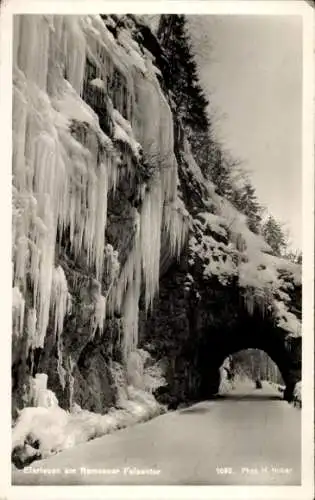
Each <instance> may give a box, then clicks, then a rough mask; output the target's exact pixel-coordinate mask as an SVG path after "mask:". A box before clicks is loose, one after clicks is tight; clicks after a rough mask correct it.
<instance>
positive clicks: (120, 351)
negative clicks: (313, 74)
mask: <svg viewBox="0 0 315 500" xmlns="http://www.w3.org/2000/svg"><path fill="white" fill-rule="evenodd" d="M43 3H45V2H43ZM60 3H61V2H60ZM85 3H86V2H85ZM118 3H119V2H118ZM196 3H198V2H196ZM201 3H203V2H201ZM208 3H209V4H210V6H211V4H212V3H213V4H218V3H219V4H222V3H224V2H208ZM234 3H235V4H237V2H234ZM249 3H255V2H249ZM266 3H269V2H266ZM270 3H271V4H272V3H273V2H270ZM280 3H281V4H287V7H288V13H286V11H285V9H282V11H281V12H280V13H279V12H278V13H276V14H271V13H268V14H255V13H254V12H250V13H246V14H245V13H242V12H240V13H237V12H236V11H235V10H234V11H233V13H231V14H229V13H227V12H221V13H220V12H215V13H211V12H210V10H211V9H210V10H209V13H205V12H203V13H202V14H201V13H198V12H197V10H196V13H190V12H189V11H188V12H186V11H185V9H183V11H181V4H180V2H179V3H177V4H176V7H177V11H176V12H173V11H172V13H163V12H158V13H157V12H155V11H154V12H152V13H146V14H143V13H138V9H136V12H137V13H128V12H133V8H132V5H133V3H132V2H130V3H129V2H127V5H125V7H126V9H125V11H124V12H121V9H117V12H119V13H108V12H107V13H103V12H102V11H99V12H95V11H94V9H91V12H83V13H82V14H81V13H80V8H78V9H77V11H76V10H75V9H73V11H72V12H66V13H62V12H57V10H58V9H57V4H59V2H56V13H52V12H51V11H49V12H48V11H47V12H45V11H43V13H40V12H38V13H37V12H36V13H15V14H14V15H12V44H11V55H12V57H11V64H12V65H11V68H10V72H11V73H12V122H11V123H10V129H11V134H12V154H11V164H10V165H8V170H10V179H11V186H10V190H11V191H12V199H11V219H10V225H11V231H12V233H11V262H12V264H10V263H9V262H8V263H7V267H8V268H10V266H11V269H12V271H11V272H12V274H11V285H12V292H11V290H7V291H6V292H4V294H6V295H9V294H10V293H11V294H12V305H11V307H12V313H11V312H10V315H11V316H12V323H11V332H12V334H11V335H10V356H11V376H10V377H11V379H10V393H11V394H10V405H11V408H10V419H11V430H9V429H8V433H9V432H11V436H10V462H11V463H10V470H11V490H10V492H11V493H10V495H12V497H11V496H9V497H8V498H10V499H11V498H12V499H13V498H20V497H18V496H17V495H18V491H21V487H22V486H27V487H37V486H41V487H43V486H45V487H49V486H62V487H70V486H71V487H73V486H76V487H79V486H102V487H105V486H127V487H128V486H129V487H134V486H182V487H189V486H191V487H194V490H195V494H194V495H193V497H194V498H198V494H199V493H198V491H199V489H198V488H199V487H201V486H202V487H204V486H211V487H213V486H222V487H224V486H230V487H231V486H241V487H244V491H245V490H246V488H247V487H248V486H251V487H252V486H257V487H260V486H264V487H265V486H268V487H274V486H275V487H279V486H282V487H302V485H303V484H304V483H303V481H302V479H303V477H304V478H305V477H306V473H305V474H304V475H303V470H302V465H303V464H304V466H305V467H306V468H307V467H309V464H310V461H311V458H310V457H311V455H312V454H313V450H312V449H311V450H310V452H309V455H308V458H306V459H305V460H304V459H303V457H302V449H304V448H305V447H303V446H302V444H303V432H302V420H303V418H304V417H303V415H304V416H305V415H306V413H307V414H308V417H307V415H306V417H305V421H306V419H307V418H308V419H312V418H313V417H312V411H313V410H312V408H310V407H308V410H307V412H306V413H305V405H306V404H307V402H306V401H305V400H304V399H305V398H306V395H307V394H309V393H310V392H312V390H311V391H309V388H310V385H308V386H307V387H308V388H307V387H306V386H304V384H305V383H306V384H311V385H312V383H313V374H312V366H313V365H312V363H313V357H314V356H313V354H312V352H310V348H307V347H305V345H304V342H306V341H310V342H311V343H310V344H309V345H310V346H311V349H312V345H313V344H312V339H311V338H310V337H311V336H312V335H313V331H312V314H313V313H312V311H309V309H308V308H309V306H305V303H304V300H306V295H308V299H309V302H308V304H312V297H311V295H312V293H313V291H312V288H313V284H312V283H311V290H310V288H309V287H308V289H307V293H306V291H305V289H304V281H303V287H302V276H303V277H304V278H307V277H309V278H310V279H311V281H312V280H313V269H312V268H306V265H307V264H305V261H304V250H305V249H306V252H308V255H309V252H310V250H309V249H307V248H308V247H307V243H305V242H306V239H305V228H306V227H307V226H306V223H305V221H304V217H305V213H306V211H307V209H305V208H303V203H304V201H305V196H306V194H305V192H304V191H303V179H304V178H305V177H303V162H305V158H306V155H303V144H304V139H303V133H304V132H305V131H304V130H303V116H304V115H303V102H304V104H305V101H304V100H303V99H304V97H303V89H304V84H305V81H304V78H305V68H304V66H303V63H304V57H303V48H305V46H304V44H303V39H305V38H303V36H304V35H303V30H304V21H305V16H304V14H303V13H304V10H303V9H302V11H301V12H302V13H300V14H299V12H298V9H296V11H292V12H291V11H290V5H289V4H291V6H292V4H299V3H300V4H303V3H304V2H286V1H285V2H280ZM26 4H27V2H26ZM92 4H93V2H91V5H92ZM304 7H305V9H306V10H307V9H309V11H310V15H313V13H312V9H311V7H308V4H307V2H305V5H304ZM104 10H105V9H104ZM106 10H107V9H106ZM114 10H115V9H113V11H111V12H114ZM145 10H146V9H145V8H143V11H145ZM147 12H149V9H148V11H147ZM165 12H167V8H166V9H165ZM302 14H303V15H302ZM10 78H11V76H10ZM6 99H7V100H8V101H11V97H10V96H6ZM310 104H312V103H310ZM7 146H8V145H7ZM311 171H312V168H311ZM304 175H305V173H304ZM309 182H310V184H311V185H312V182H313V178H312V177H311V176H310V177H309ZM304 184H305V182H304ZM308 207H311V208H312V204H308ZM308 215H311V214H310V213H309V214H308ZM311 225H312V228H311V230H310V231H309V233H308V234H309V237H310V241H309V243H308V244H309V245H310V246H312V245H313V241H312V235H313V226H314V221H311ZM306 232H307V231H306ZM305 258H306V262H308V264H309V262H310V259H309V258H308V257H305ZM302 267H303V274H302ZM302 288H303V291H302ZM302 299H303V308H302ZM302 310H303V315H302ZM309 313H311V314H309ZM304 314H305V315H306V316H307V318H308V320H307V321H306V319H305V318H304ZM306 316H305V317H306ZM310 316H311V318H310ZM306 337H308V340H307V339H306ZM305 351H306V354H305V358H304V353H305ZM302 354H303V356H302ZM302 357H303V363H302ZM306 358H307V360H306ZM304 362H307V363H308V364H307V366H308V373H306V376H305V370H304ZM302 375H303V376H302ZM302 395H303V398H302ZM304 396H305V398H304ZM303 422H304V420H303ZM306 427H307V425H306ZM306 427H305V428H306ZM8 433H7V434H8ZM304 451H305V449H304ZM307 470H309V469H307ZM309 481H311V478H309ZM309 484H310V482H309ZM15 487H18V488H15ZM129 489H130V488H129ZM33 490H34V491H35V492H36V488H32V491H33ZM74 490H75V489H74ZM74 490H71V491H74ZM16 491H17V493H15V492H16ZM37 491H38V490H37ZM42 491H45V490H42ZM58 491H59V493H58V495H59V494H60V495H61V494H62V495H63V496H62V498H69V499H70V498H75V493H69V494H68V493H67V490H66V489H64V490H63V489H59V490H58ZM62 491H63V493H62ZM69 491H70V490H69ZM76 491H78V490H76ZM84 491H86V492H88V490H84ZM104 491H105V490H104ZM277 491H278V493H279V495H280V491H281V489H279V488H278V490H277ZM296 491H297V492H299V491H300V490H298V489H297V490H296ZM12 492H13V493H12ZM28 494H29V493H28ZM44 494H45V493H42V495H44ZM86 494H87V493H86ZM309 494H310V493H309ZM14 495H16V497H15V496H14ZM104 495H105V493H104ZM107 495H108V494H107ZM298 495H299V493H298ZM293 496H294V495H293ZM167 497H168V496H167V495H166V496H165V498H167ZM3 498H4V497H3ZM25 498H26V497H25ZM27 498H29V497H28V496H27ZM33 498H39V497H36V496H35V494H34V496H33ZM41 498H43V497H41ZM56 498H57V497H56ZM58 498H59V497H58ZM60 498H61V497H60ZM81 498H83V497H81ZM84 498H86V497H84ZM89 498H90V497H89ZM91 498H92V495H91ZM104 498H105V496H104ZM107 498H112V497H111V496H107ZM117 498H118V497H117ZM138 498H140V497H138ZM141 498H144V497H141ZM147 498H149V497H147ZM178 498H180V497H178ZM209 498H210V496H209ZM211 498H218V497H215V495H214V496H212V497H211ZM225 498H232V496H231V497H230V496H229V494H227V496H226V497H225ZM239 498H240V497H239ZM273 498H283V499H284V498H286V499H288V498H291V497H290V496H287V495H286V496H285V495H284V496H277V497H273ZM292 498H293V497H292ZM294 498H303V499H304V498H305V499H306V498H311V496H309V497H306V496H303V497H302V496H294Z"/></svg>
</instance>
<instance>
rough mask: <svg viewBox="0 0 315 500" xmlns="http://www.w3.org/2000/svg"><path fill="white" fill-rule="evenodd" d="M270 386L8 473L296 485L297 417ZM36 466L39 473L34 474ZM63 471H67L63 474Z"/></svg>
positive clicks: (58, 480)
mask: <svg viewBox="0 0 315 500" xmlns="http://www.w3.org/2000/svg"><path fill="white" fill-rule="evenodd" d="M280 398H281V395H280V393H279V392H277V391H276V390H275V389H273V388H271V387H270V386H266V385H265V386H264V387H263V389H262V390H255V389H254V388H253V387H252V386H250V385H245V384H243V385H239V386H238V387H237V389H235V390H234V391H231V392H229V393H228V394H227V395H226V396H225V397H221V398H220V399H217V400H214V401H205V402H202V403H198V404H196V405H194V406H191V407H189V408H187V409H184V410H179V411H175V412H171V413H168V414H166V415H162V416H160V417H157V418H155V419H153V420H151V421H149V422H146V423H144V424H138V425H135V426H134V427H129V428H126V429H123V430H121V431H118V432H115V433H114V434H111V435H107V436H104V437H101V438H98V439H95V440H93V441H90V442H88V443H84V444H82V445H79V446H77V447H75V448H73V449H70V450H67V451H64V452H62V453H59V454H58V455H55V456H53V457H51V458H49V459H47V460H42V461H38V462H33V464H31V466H30V467H29V468H28V469H24V471H15V472H14V473H13V477H12V481H13V484H28V485H31V484H32V485H35V484H41V485H44V484H54V485H61V484H62V485H74V484H94V485H98V484H147V485H148V484H165V485H169V484H177V485H224V484H226V485H228V484H235V485H237V484H238V485H242V484H244V485H245V484H252V485H255V484H256V485H260V484H265V485H274V484H283V485H298V484H300V448H301V436H300V429H301V412H300V410H298V409H296V408H293V407H292V406H291V405H289V404H288V403H286V402H285V401H282V400H281V399H280ZM38 468H41V469H42V473H39V471H36V469H38ZM66 469H72V472H70V471H69V470H68V471H67V472H66Z"/></svg>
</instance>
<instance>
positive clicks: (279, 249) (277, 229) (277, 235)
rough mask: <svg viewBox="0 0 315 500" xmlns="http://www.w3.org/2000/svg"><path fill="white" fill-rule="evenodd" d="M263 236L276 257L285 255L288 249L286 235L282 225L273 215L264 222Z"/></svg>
mask: <svg viewBox="0 0 315 500" xmlns="http://www.w3.org/2000/svg"><path fill="white" fill-rule="evenodd" d="M262 235H263V236H264V238H265V240H266V242H267V243H268V245H269V246H270V247H271V248H272V250H273V251H274V253H275V254H276V255H279V256H281V255H283V253H284V250H285V248H286V239H285V235H284V232H283V230H282V228H281V225H280V224H279V222H277V221H276V219H275V218H274V217H272V215H270V216H269V217H268V219H267V220H266V221H265V222H264V224H263V226H262Z"/></svg>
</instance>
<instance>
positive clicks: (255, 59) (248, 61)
mask: <svg viewBox="0 0 315 500" xmlns="http://www.w3.org/2000/svg"><path fill="white" fill-rule="evenodd" d="M188 19H189V27H190V34H191V37H192V42H193V46H194V49H195V53H196V59H197V63H198V66H199V69H200V79H201V84H202V87H203V88H204V89H205V91H206V94H207V96H208V98H209V99H210V102H211V104H210V112H211V115H212V116H213V115H214V116H215V120H214V121H215V130H216V133H217V136H218V138H219V139H220V140H221V141H222V143H223V144H224V146H225V147H226V148H227V149H228V150H229V151H230V152H231V154H232V156H235V157H236V158H239V159H241V160H243V161H244V166H245V168H246V169H248V170H249V171H250V174H249V175H250V178H251V180H252V183H253V185H254V186H255V188H256V193H257V197H258V199H259V201H260V203H261V204H262V205H264V206H265V207H266V208H267V210H268V212H270V213H271V214H272V215H273V216H274V217H275V218H276V219H277V220H279V221H280V222H282V223H283V224H284V225H285V228H287V229H288V230H289V232H290V237H291V245H292V247H293V248H295V249H301V248H302V229H301V226H302V132H301V124H302V23H301V18H299V17H298V16H252V15H250V16H249V15H243V16H240V15H224V16H223V15H211V16H210V15H209V16H188Z"/></svg>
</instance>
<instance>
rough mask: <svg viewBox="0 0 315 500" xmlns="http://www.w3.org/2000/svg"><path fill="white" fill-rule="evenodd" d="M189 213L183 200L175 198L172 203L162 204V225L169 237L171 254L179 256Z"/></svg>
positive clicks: (185, 235) (184, 238) (187, 226)
mask: <svg viewBox="0 0 315 500" xmlns="http://www.w3.org/2000/svg"><path fill="white" fill-rule="evenodd" d="M188 219H189V214H188V212H187V210H186V209H185V206H184V204H183V202H182V201H181V200H180V199H179V198H177V200H176V202H174V203H165V205H164V226H165V229H166V231H167V233H168V235H169V238H170V252H171V255H176V256H177V259H179V257H180V252H181V249H182V247H183V245H184V242H185V240H186V237H187V233H188V228H189V225H188Z"/></svg>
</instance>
